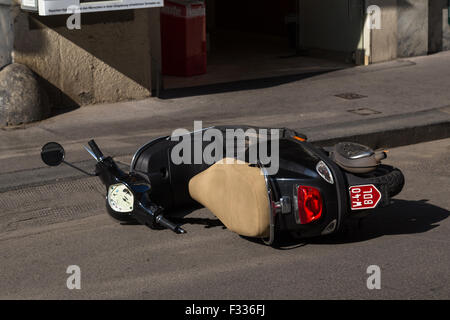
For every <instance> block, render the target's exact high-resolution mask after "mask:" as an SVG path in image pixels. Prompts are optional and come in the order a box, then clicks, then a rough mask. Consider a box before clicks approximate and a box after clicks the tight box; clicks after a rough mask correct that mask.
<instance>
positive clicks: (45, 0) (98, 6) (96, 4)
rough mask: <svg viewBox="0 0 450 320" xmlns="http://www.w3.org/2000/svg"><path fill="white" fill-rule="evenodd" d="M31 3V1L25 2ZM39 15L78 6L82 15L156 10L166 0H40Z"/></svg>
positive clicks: (63, 11) (58, 12)
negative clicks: (116, 11) (102, 12)
mask: <svg viewBox="0 0 450 320" xmlns="http://www.w3.org/2000/svg"><path fill="white" fill-rule="evenodd" d="M23 1H30V0H23ZM38 1H39V15H40V16H50V15H58V14H67V8H69V7H70V6H78V7H79V8H80V12H81V13H87V12H98V11H115V10H127V9H142V8H155V7H162V6H164V0H106V1H92V2H86V1H82V2H81V3H80V0H38Z"/></svg>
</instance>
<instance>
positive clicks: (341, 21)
mask: <svg viewBox="0 0 450 320" xmlns="http://www.w3.org/2000/svg"><path fill="white" fill-rule="evenodd" d="M361 6H362V1H361V0H321V1H316V0H300V6H299V7H300V8H299V10H300V12H299V16H300V45H301V46H302V47H305V48H318V49H324V50H331V51H340V52H347V53H351V52H354V51H356V49H357V46H358V42H359V38H360V35H361V31H362V21H363V20H362V19H363V17H362V16H361V13H362V8H361Z"/></svg>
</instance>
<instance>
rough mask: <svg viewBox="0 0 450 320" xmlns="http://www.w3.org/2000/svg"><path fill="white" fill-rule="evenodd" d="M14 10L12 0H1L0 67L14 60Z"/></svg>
mask: <svg viewBox="0 0 450 320" xmlns="http://www.w3.org/2000/svg"><path fill="white" fill-rule="evenodd" d="M14 10H17V7H14V6H12V0H0V69H1V68H3V67H4V66H6V65H8V64H10V63H11V62H12V51H13V44H14V32H13V21H14V19H13V16H14V14H13V11H14Z"/></svg>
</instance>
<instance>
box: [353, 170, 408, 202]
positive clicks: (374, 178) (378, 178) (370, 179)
mask: <svg viewBox="0 0 450 320" xmlns="http://www.w3.org/2000/svg"><path fill="white" fill-rule="evenodd" d="M358 176H359V177H361V178H364V179H365V180H366V181H367V183H371V184H382V185H386V186H387V188H388V193H389V197H394V196H396V195H397V194H399V193H400V191H402V189H403V186H404V185H405V177H404V176H403V173H402V172H401V171H400V170H399V169H397V168H394V167H392V166H388V165H384V164H381V165H379V166H378V167H377V169H376V170H374V171H372V172H370V173H366V174H361V175H358Z"/></svg>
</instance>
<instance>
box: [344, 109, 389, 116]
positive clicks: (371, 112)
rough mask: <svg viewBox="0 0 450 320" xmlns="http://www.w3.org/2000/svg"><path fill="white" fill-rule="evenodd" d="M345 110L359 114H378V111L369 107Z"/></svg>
mask: <svg viewBox="0 0 450 320" xmlns="http://www.w3.org/2000/svg"><path fill="white" fill-rule="evenodd" d="M347 112H351V113H355V114H358V115H360V116H370V115H373V114H380V113H381V112H380V111H377V110H373V109H370V108H358V109H352V110H347Z"/></svg>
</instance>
